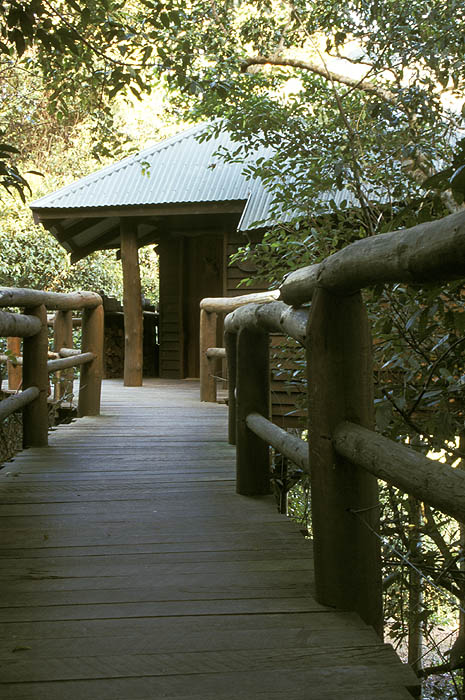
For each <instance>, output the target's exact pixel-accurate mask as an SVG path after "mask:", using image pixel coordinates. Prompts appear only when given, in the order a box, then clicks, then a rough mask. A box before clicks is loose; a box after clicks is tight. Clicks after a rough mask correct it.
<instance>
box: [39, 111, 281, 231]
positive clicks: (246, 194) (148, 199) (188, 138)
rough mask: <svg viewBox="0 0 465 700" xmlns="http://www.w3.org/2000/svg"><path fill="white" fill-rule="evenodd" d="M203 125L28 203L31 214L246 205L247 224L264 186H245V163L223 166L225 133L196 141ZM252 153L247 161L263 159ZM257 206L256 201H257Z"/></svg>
mask: <svg viewBox="0 0 465 700" xmlns="http://www.w3.org/2000/svg"><path fill="white" fill-rule="evenodd" d="M207 128H208V125H207V124H205V123H204V124H200V125H197V126H194V127H192V128H191V129H188V130H187V131H184V132H182V133H180V134H177V135H175V136H173V137H171V138H169V139H166V140H164V141H161V142H160V143H157V144H155V145H153V146H150V147H149V148H146V149H144V150H143V151H141V152H140V153H138V154H136V155H133V156H129V157H127V158H125V159H124V160H121V161H119V162H117V163H115V164H113V165H110V166H108V167H106V168H102V169H101V170H99V171H97V172H95V173H93V174H91V175H88V176H87V177H84V178H82V179H81V180H78V181H77V182H75V183H72V184H71V185H68V186H66V187H63V188H62V189H60V190H57V191H56V192H53V193H51V194H49V195H46V196H45V197H42V198H41V199H37V200H36V201H34V202H32V204H31V205H30V206H31V209H33V210H41V209H82V208H95V207H121V206H144V205H158V204H182V203H194V202H226V201H240V200H243V201H244V203H245V202H249V207H248V210H249V211H248V215H247V217H246V218H247V221H248V222H249V223H252V221H253V220H255V219H256V218H258V217H255V219H254V212H253V207H252V210H251V209H250V204H251V202H252V201H254V200H255V197H254V196H253V195H255V194H257V195H259V198H258V199H259V200H261V199H262V198H263V196H264V195H263V185H262V184H261V183H260V182H259V181H257V180H247V179H246V177H245V176H244V175H243V169H244V164H243V163H225V162H224V161H223V160H222V159H221V158H220V157H219V156H215V153H216V152H217V151H218V149H225V150H229V151H232V150H235V149H236V148H237V145H238V144H237V143H234V142H233V141H232V140H231V138H230V136H229V134H228V133H227V132H222V133H221V134H220V135H219V136H217V137H213V138H210V139H208V140H204V141H199V140H198V136H199V135H200V134H202V133H203V132H205V131H206V129H207ZM270 153H271V151H270V149H267V150H265V149H262V150H261V151H256V152H255V153H254V155H253V156H252V157H249V159H248V162H250V160H252V159H253V160H255V158H257V157H259V156H267V155H269V154H270ZM257 201H258V200H257Z"/></svg>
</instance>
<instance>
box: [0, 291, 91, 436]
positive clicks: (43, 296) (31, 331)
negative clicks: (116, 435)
mask: <svg viewBox="0 0 465 700" xmlns="http://www.w3.org/2000/svg"><path fill="white" fill-rule="evenodd" d="M5 306H6V307H9V308H16V307H19V308H21V309H22V310H23V313H11V312H10V311H0V335H3V336H6V337H7V338H8V349H9V351H10V353H11V354H10V353H7V354H2V355H1V356H0V361H3V362H5V361H6V362H7V365H8V379H9V389H10V390H13V391H18V390H19V389H20V388H22V391H21V392H20V393H17V394H15V395H13V396H10V397H8V398H7V399H4V400H3V401H2V402H1V403H0V417H6V416H8V415H11V413H12V412H14V411H17V410H20V409H21V410H22V411H23V445H24V446H25V447H29V446H36V447H40V446H43V445H47V443H48V393H49V379H48V375H49V374H50V373H54V372H59V373H61V372H64V373H65V384H66V386H65V390H64V391H60V390H58V389H57V387H59V383H57V384H56V388H55V399H57V398H60V396H62V395H66V394H67V393H71V392H72V381H73V380H72V377H71V376H69V375H68V374H66V373H67V372H68V370H70V369H71V368H73V367H76V366H81V375H80V388H79V402H78V413H79V415H80V416H85V415H98V414H99V413H100V392H101V381H102V374H103V305H102V299H101V297H100V296H99V295H98V294H94V293H93V292H75V293H70V294H59V293H54V292H44V291H41V290H37V289H18V288H6V287H0V307H5ZM47 309H52V310H55V311H56V314H55V319H54V336H55V338H54V346H55V352H50V351H49V349H48V324H49V318H48V317H47ZM76 309H78V310H80V311H81V318H80V319H79V320H80V325H81V327H82V333H81V348H80V350H78V349H74V348H73V347H72V344H73V325H76V324H75V320H74V319H73V310H76ZM21 339H22V343H21ZM21 344H22V350H21ZM50 358H53V359H50Z"/></svg>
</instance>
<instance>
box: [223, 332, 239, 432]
mask: <svg viewBox="0 0 465 700" xmlns="http://www.w3.org/2000/svg"><path fill="white" fill-rule="evenodd" d="M224 346H225V349H226V358H227V365H228V442H229V444H230V445H235V444H236V427H237V426H236V424H237V421H236V373H237V369H236V365H237V334H236V333H228V332H225V334H224Z"/></svg>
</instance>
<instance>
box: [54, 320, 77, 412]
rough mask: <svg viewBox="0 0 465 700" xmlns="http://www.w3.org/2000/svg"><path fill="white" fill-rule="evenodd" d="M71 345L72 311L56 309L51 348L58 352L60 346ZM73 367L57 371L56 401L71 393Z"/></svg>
mask: <svg viewBox="0 0 465 700" xmlns="http://www.w3.org/2000/svg"><path fill="white" fill-rule="evenodd" d="M72 347H73V312H72V311H57V312H56V313H55V318H54V320H53V349H54V351H55V352H59V351H60V350H61V349H62V348H72ZM73 377H74V369H73V368H71V369H69V370H64V371H63V372H59V373H57V377H56V379H57V381H56V382H55V391H54V398H55V400H56V401H58V400H59V399H61V398H63V397H64V396H71V395H72V393H73Z"/></svg>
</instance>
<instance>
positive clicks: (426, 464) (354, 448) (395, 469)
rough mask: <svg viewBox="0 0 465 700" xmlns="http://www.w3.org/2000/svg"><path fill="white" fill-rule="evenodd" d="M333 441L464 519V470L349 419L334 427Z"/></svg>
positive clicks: (339, 450)
mask: <svg viewBox="0 0 465 700" xmlns="http://www.w3.org/2000/svg"><path fill="white" fill-rule="evenodd" d="M333 445H334V447H335V449H336V452H337V453H338V454H340V455H341V456H342V457H344V458H345V459H348V460H349V462H351V463H352V464H358V465H360V466H361V467H363V468H364V469H366V470H367V471H368V472H370V474H374V475H375V476H376V477H378V478H379V479H382V480H383V481H386V482H387V483H388V484H391V485H392V486H397V487H398V488H399V489H402V491H405V492H406V493H408V494H410V495H412V496H415V498H418V499H419V500H420V501H424V502H425V503H428V504H429V505H430V506H433V507H434V508H437V509H438V510H441V511H442V512H443V513H446V514H447V515H450V516H451V517H452V518H455V519H456V520H459V521H460V522H462V523H465V472H462V471H459V470H457V469H453V468H452V467H450V466H449V465H448V464H442V463H441V462H438V461H436V460H433V459H429V458H428V457H424V456H423V455H421V454H419V453H418V452H416V451H415V450H414V449H412V448H411V447H408V446H407V445H403V444H400V443H398V442H394V441H393V440H389V439H388V438H385V437H383V436H382V435H379V434H378V433H375V432H373V431H372V430H367V429H366V428H363V427H362V426H360V425H355V424H354V423H350V422H348V421H346V422H344V423H341V424H340V425H338V426H337V428H336V429H335V431H334V433H333Z"/></svg>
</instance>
